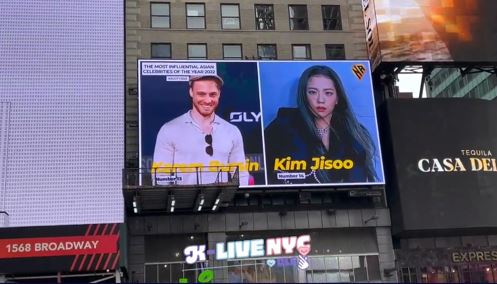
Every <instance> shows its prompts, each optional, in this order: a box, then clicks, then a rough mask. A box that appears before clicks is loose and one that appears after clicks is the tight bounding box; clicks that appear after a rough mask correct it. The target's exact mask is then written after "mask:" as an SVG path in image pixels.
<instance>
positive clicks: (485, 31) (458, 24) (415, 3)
mask: <svg viewBox="0 0 497 284" xmlns="http://www.w3.org/2000/svg"><path fill="white" fill-rule="evenodd" d="M373 4H374V7H373V8H372V7H371V5H373ZM373 9H374V10H375V12H376V13H375V15H376V19H375V18H374V17H371V13H370V12H371V11H372V10H373ZM496 10H497V1H495V0H464V1H463V0H460V1H440V0H402V1H398V0H374V2H373V1H371V0H363V12H364V17H365V20H366V37H367V40H368V47H369V48H370V47H371V46H372V45H377V44H378V43H375V42H374V40H375V37H373V36H374V35H376V34H378V35H379V46H380V47H381V58H382V61H385V62H399V61H426V62H430V61H435V62H443V61H461V62H496V61H497V49H496V48H495V44H494V43H495V42H496V41H497V21H495V11H496ZM368 19H369V20H370V21H368ZM375 22H376V25H377V27H374V26H371V25H373V24H374V23H375ZM375 30H377V31H375ZM370 51H371V50H370ZM376 57H377V54H376V53H370V58H371V59H372V60H374V61H376Z"/></svg>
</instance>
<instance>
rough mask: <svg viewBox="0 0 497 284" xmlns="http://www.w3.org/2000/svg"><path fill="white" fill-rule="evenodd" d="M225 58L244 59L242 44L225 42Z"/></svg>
mask: <svg viewBox="0 0 497 284" xmlns="http://www.w3.org/2000/svg"><path fill="white" fill-rule="evenodd" d="M223 58H224V59H242V45H241V44H223Z"/></svg>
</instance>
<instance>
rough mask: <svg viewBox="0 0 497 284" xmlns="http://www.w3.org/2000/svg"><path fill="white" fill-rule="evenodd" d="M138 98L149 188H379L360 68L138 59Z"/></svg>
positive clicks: (368, 91) (374, 136)
mask: <svg viewBox="0 0 497 284" xmlns="http://www.w3.org/2000/svg"><path fill="white" fill-rule="evenodd" d="M139 96H140V159H141V162H142V167H143V168H148V169H152V182H153V183H156V184H165V185H168V184H174V185H180V184H211V183H216V182H219V181H220V180H229V179H230V178H232V177H233V176H234V174H237V176H238V178H239V182H240V186H241V187H251V186H268V185H269V186H282V185H285V186H302V185H310V186H314V185H360V184H383V183H384V179H383V170H382V162H381V152H380V148H379V141H378V140H379V139H378V131H377V124H376V116H375V106H374V100H373V93H372V86H371V76H370V70H369V64H368V62H366V61H336V62H334V61H323V62H319V61H312V62H305V61H302V62H295V61H292V62H283V61H278V62H275V61H267V62H266V61H221V62H216V61H158V60H140V61H139ZM142 182H146V181H142Z"/></svg>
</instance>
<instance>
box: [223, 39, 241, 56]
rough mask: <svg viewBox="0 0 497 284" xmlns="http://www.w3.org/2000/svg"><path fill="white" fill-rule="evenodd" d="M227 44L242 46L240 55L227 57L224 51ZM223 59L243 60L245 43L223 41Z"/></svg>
mask: <svg viewBox="0 0 497 284" xmlns="http://www.w3.org/2000/svg"><path fill="white" fill-rule="evenodd" d="M225 46H239V47H240V57H226V55H225V52H224V47H225ZM223 59H224V60H242V59H243V45H242V44H241V43H223Z"/></svg>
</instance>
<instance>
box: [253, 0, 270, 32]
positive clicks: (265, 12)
mask: <svg viewBox="0 0 497 284" xmlns="http://www.w3.org/2000/svg"><path fill="white" fill-rule="evenodd" d="M254 10H255V28H256V29H258V30H274V8H273V5H262V4H256V5H254Z"/></svg>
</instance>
